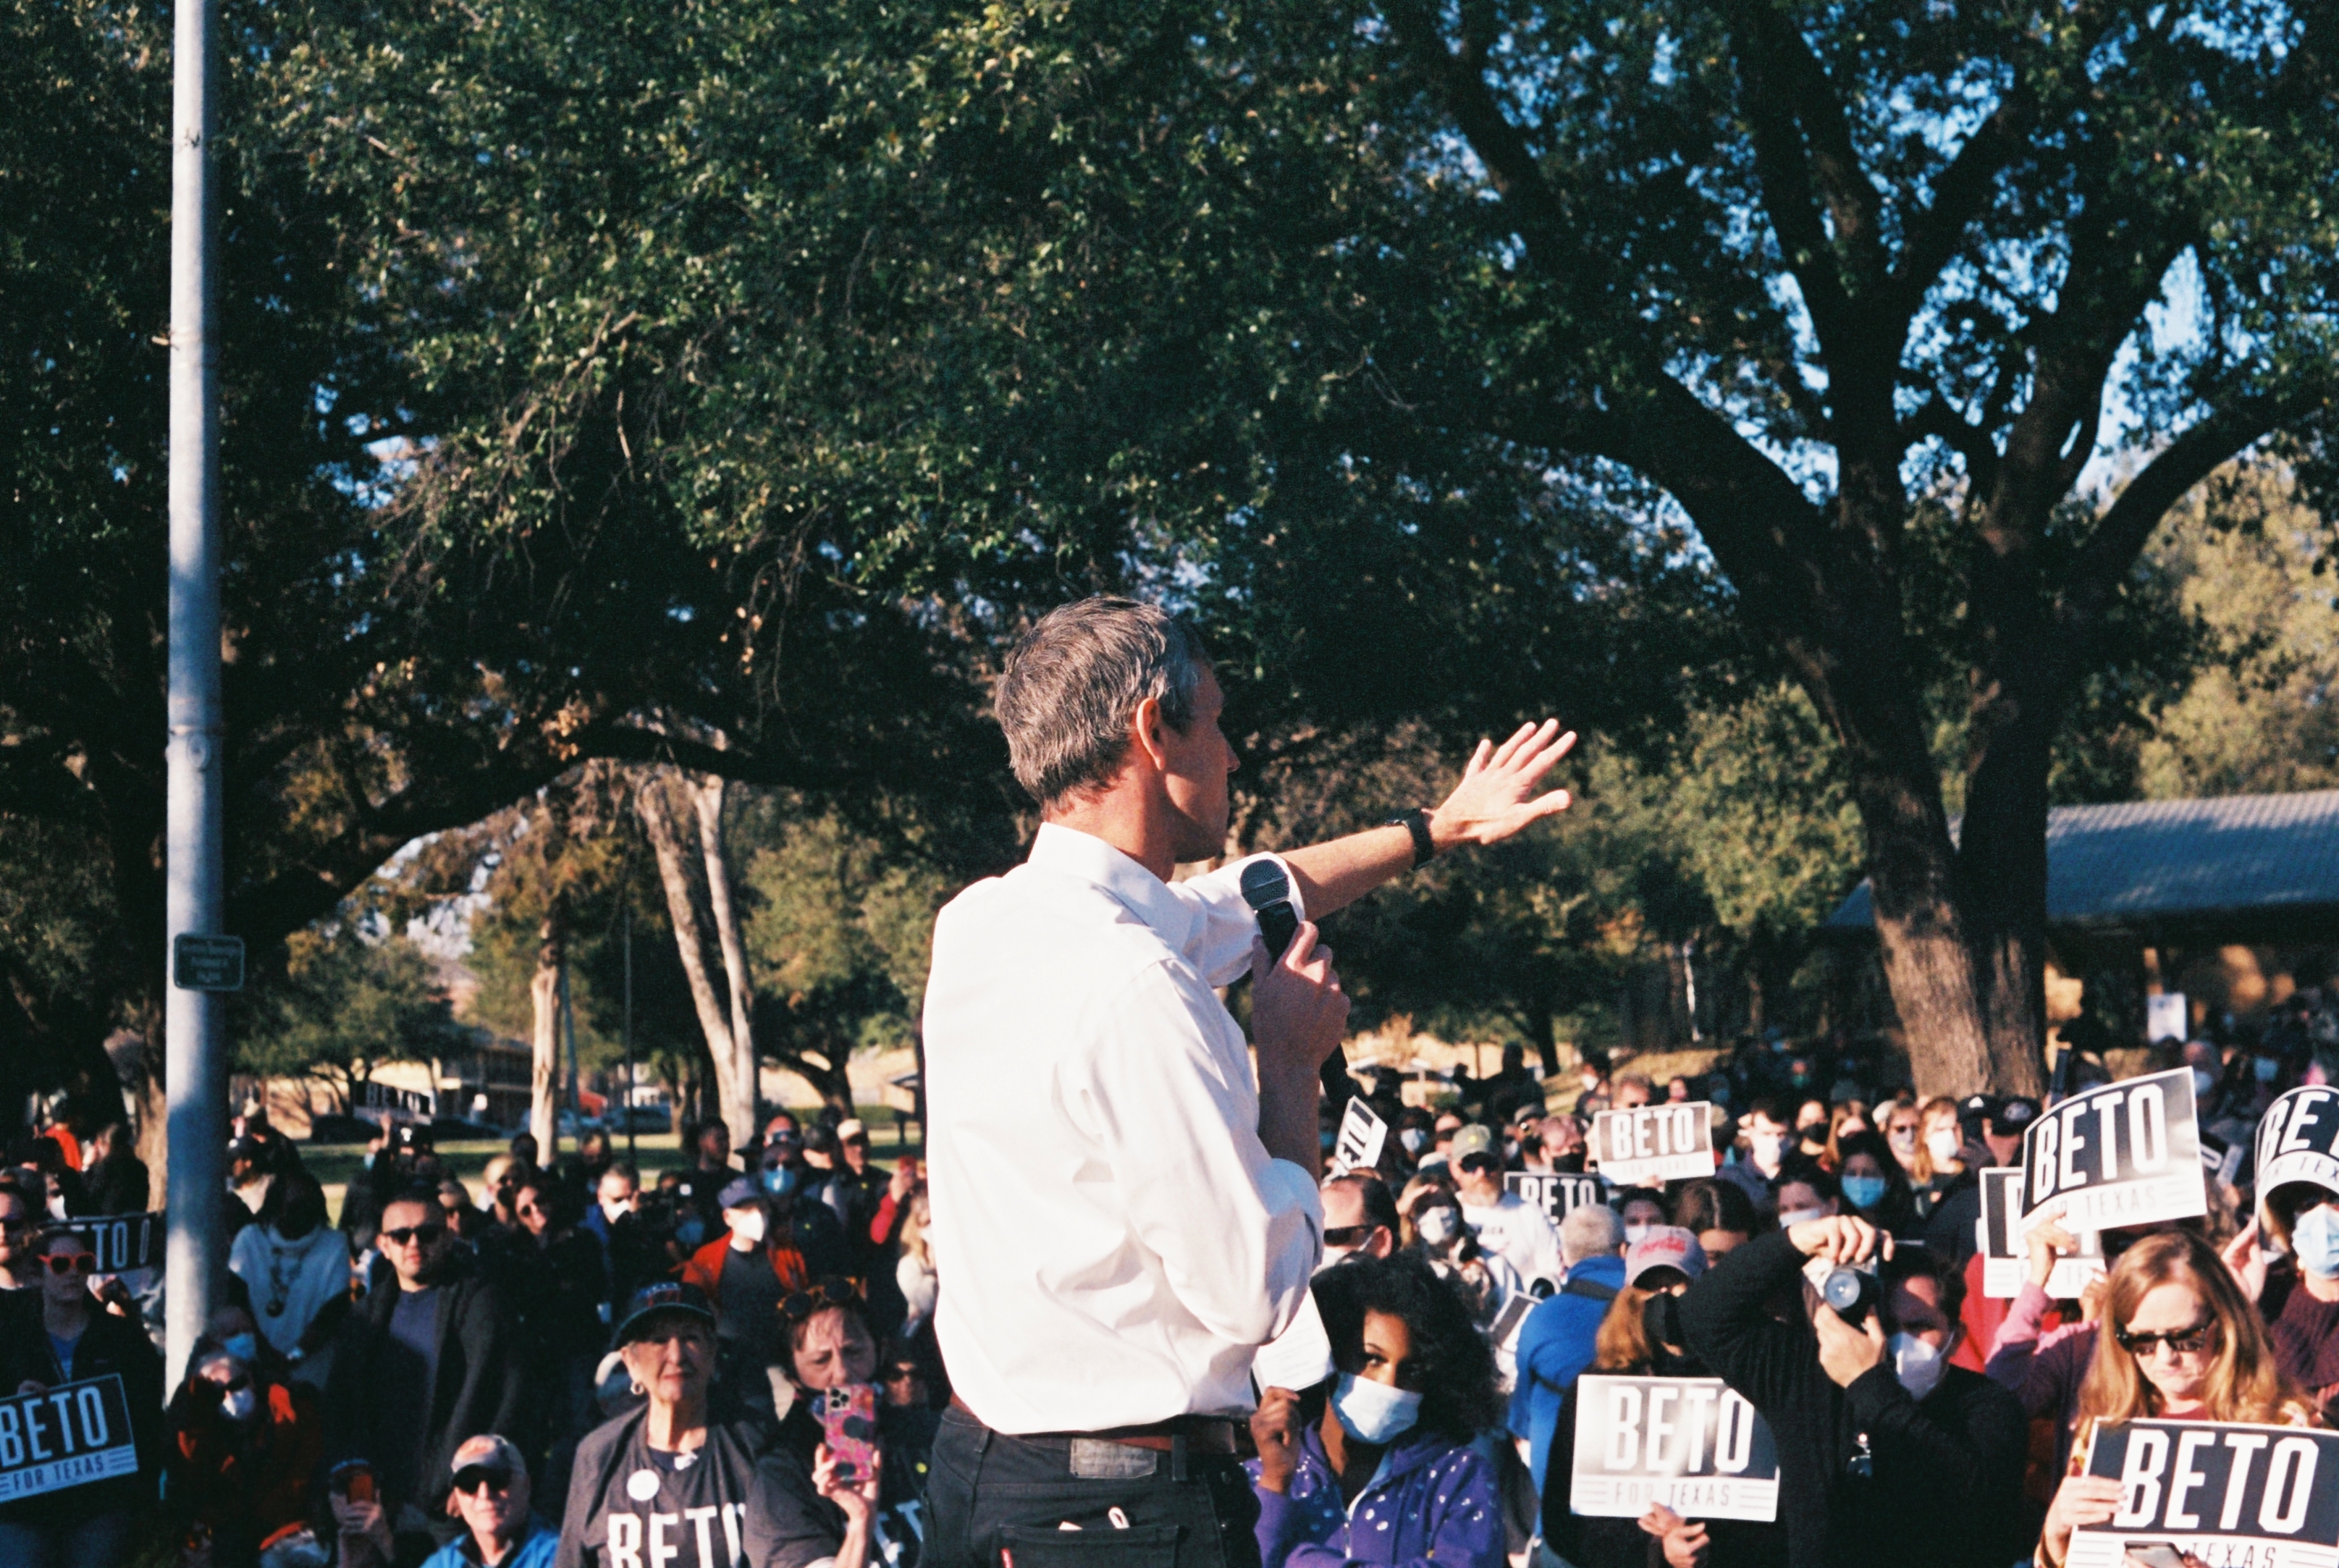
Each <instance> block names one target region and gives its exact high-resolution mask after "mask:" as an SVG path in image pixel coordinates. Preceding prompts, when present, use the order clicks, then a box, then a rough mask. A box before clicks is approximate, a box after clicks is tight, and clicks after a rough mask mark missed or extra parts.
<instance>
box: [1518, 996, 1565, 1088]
mask: <svg viewBox="0 0 2339 1568" xmlns="http://www.w3.org/2000/svg"><path fill="white" fill-rule="evenodd" d="M1519 1021H1520V1023H1522V1024H1524V1025H1525V1028H1526V1035H1527V1043H1528V1044H1529V1045H1532V1046H1533V1047H1535V1058H1536V1060H1539V1061H1541V1062H1542V1063H1543V1075H1544V1076H1545V1078H1557V1077H1558V1076H1559V1074H1560V1069H1561V1063H1560V1060H1559V1037H1558V1035H1557V1034H1555V1033H1554V1032H1553V1031H1552V1027H1551V999H1550V998H1548V997H1545V996H1542V995H1537V996H1535V997H1534V998H1533V999H1532V1000H1530V1001H1528V1003H1527V1005H1526V1007H1525V1009H1524V1010H1523V1011H1522V1012H1521V1015H1520V1018H1519Z"/></svg>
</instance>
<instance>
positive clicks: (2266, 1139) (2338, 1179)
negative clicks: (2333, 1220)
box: [2257, 1088, 2339, 1195]
mask: <svg viewBox="0 0 2339 1568" xmlns="http://www.w3.org/2000/svg"><path fill="white" fill-rule="evenodd" d="M2293 1181H2309V1182H2313V1183H2314V1185H2315V1186H2317V1187H2321V1188H2329V1189H2330V1190H2331V1191H2333V1192H2339V1089H2318V1088H2307V1089H2294V1090H2291V1091H2290V1092H2289V1093H2288V1094H2285V1095H2284V1096H2283V1097H2282V1098H2281V1099H2279V1100H2275V1102H2274V1103H2273V1104H2272V1105H2270V1106H2268V1107H2266V1113H2265V1119H2263V1120H2261V1121H2260V1122H2259V1123H2258V1166H2257V1189H2258V1191H2259V1193H2260V1194H2261V1195H2263V1194H2265V1193H2268V1192H2272V1191H2273V1190H2274V1189H2275V1188H2277V1187H2281V1186H2283V1185H2284V1184H2285V1183H2287V1182H2293Z"/></svg>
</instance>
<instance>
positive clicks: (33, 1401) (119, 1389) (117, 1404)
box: [0, 1372, 138, 1503]
mask: <svg viewBox="0 0 2339 1568" xmlns="http://www.w3.org/2000/svg"><path fill="white" fill-rule="evenodd" d="M137 1469H138V1448H137V1444H136V1441H135V1439H134V1438H133V1435H132V1433H131V1430H130V1399H129V1396H128V1395H127V1394H125V1393H124V1392H123V1386H122V1377H121V1375H120V1374H118V1373H113V1372H109V1373H107V1374H106V1375H105V1376H103V1377H88V1378H84V1379H83V1380H82V1381H80V1382H78V1383H60V1384H58V1385H57V1386H54V1387H53V1388H51V1389H49V1390H47V1391H46V1392H45V1393H41V1394H12V1395H7V1396H6V1397H5V1398H0V1503H13V1502H15V1501H16V1499H18V1498H20V1497H32V1496H36V1495H38V1494H41V1493H44V1492H62V1491H64V1489H65V1488H66V1487H68V1486H83V1485H86V1484H89V1483H90V1482H92V1481H104V1480H106V1479H108V1478H110V1477H112V1476H115V1475H129V1474H135V1473H136V1471H137Z"/></svg>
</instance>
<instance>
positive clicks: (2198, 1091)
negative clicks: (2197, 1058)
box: [2193, 1067, 2217, 1100]
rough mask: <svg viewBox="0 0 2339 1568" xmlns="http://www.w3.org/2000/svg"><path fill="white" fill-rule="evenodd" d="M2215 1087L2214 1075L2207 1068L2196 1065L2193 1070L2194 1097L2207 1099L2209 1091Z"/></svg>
mask: <svg viewBox="0 0 2339 1568" xmlns="http://www.w3.org/2000/svg"><path fill="white" fill-rule="evenodd" d="M2216 1087H2217V1080H2216V1075H2215V1074H2213V1073H2211V1072H2210V1070H2208V1069H2207V1068H2206V1067H2196V1068H2195V1069H2194V1070H2193V1093H2194V1095H2195V1097H2196V1099H2201V1100H2206V1099H2208V1098H2209V1091H2210V1090H2213V1089H2215V1088H2216Z"/></svg>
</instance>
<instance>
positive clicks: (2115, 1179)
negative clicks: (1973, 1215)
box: [2022, 1068, 2209, 1233]
mask: <svg viewBox="0 0 2339 1568" xmlns="http://www.w3.org/2000/svg"><path fill="white" fill-rule="evenodd" d="M2022 1169H2023V1171H2024V1180H2023V1184H2022V1228H2023V1229H2025V1230H2028V1229H2029V1228H2031V1227H2032V1226H2034V1225H2039V1224H2043V1223H2045V1222H2046V1221H2048V1220H2050V1219H2051V1220H2053V1221H2055V1222H2056V1223H2057V1224H2058V1225H2060V1226H2062V1228H2064V1229H2066V1230H2068V1231H2072V1232H2074V1233H2077V1232H2079V1231H2083V1230H2106V1229H2110V1228H2115V1227H2117V1226H2124V1225H2144V1224H2147V1223H2149V1222H2151V1221H2153V1220H2156V1219H2183V1218H2187V1217H2188V1216H2191V1215H2196V1214H2206V1213H2207V1212H2208V1211H2209V1193H2208V1184H2207V1183H2206V1181H2205V1180H2204V1179H2203V1175H2204V1173H2203V1171H2202V1169H2201V1139H2200V1131H2199V1129H2198V1127H2197V1126H2196V1123H2195V1121H2194V1111H2193V1075H2192V1074H2191V1073H2190V1072H2189V1071H2187V1070H2185V1069H2183V1068H2178V1069H2176V1070H2173V1071H2169V1072H2155V1073H2148V1074H2147V1075H2146V1076H2144V1077H2142V1078H2128V1079H2122V1080H2119V1081H2118V1082H2117V1083H2102V1084H2097V1086H2096V1087H2095V1088H2093V1089H2089V1090H2081V1091H2080V1092H2079V1093H2077V1094H2075V1095H2073V1096H2071V1098H2070V1099H2068V1100H2061V1101H2059V1102H2058V1103H2057V1104H2056V1106H2055V1107H2054V1108H2053V1109H2050V1110H2048V1112H2047V1113H2046V1114H2045V1115H2043V1116H2041V1117H2039V1119H2038V1120H2037V1121H2034V1122H2032V1123H2031V1124H2030V1130H2029V1131H2028V1132H2026V1133H2024V1134H2023V1135H2022Z"/></svg>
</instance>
